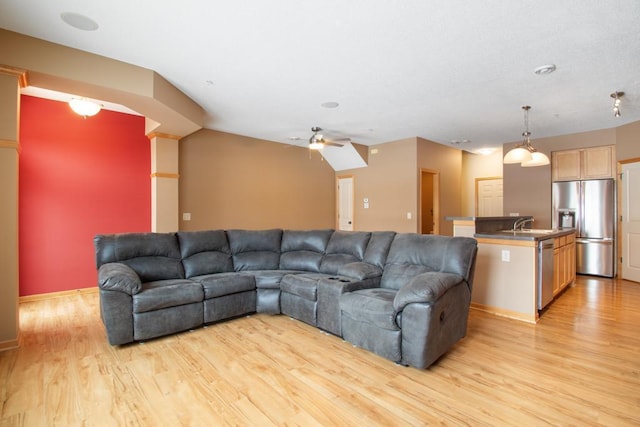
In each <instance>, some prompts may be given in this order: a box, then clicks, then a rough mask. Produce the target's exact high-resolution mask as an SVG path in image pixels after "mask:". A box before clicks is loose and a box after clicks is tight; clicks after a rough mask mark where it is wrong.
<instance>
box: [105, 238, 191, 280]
mask: <svg viewBox="0 0 640 427" xmlns="http://www.w3.org/2000/svg"><path fill="white" fill-rule="evenodd" d="M93 244H94V248H95V251H96V265H97V267H98V268H99V267H100V266H101V265H102V264H106V263H109V262H121V263H123V264H126V265H128V266H129V267H131V268H132V269H133V270H134V271H135V272H136V273H137V274H138V276H140V280H141V281H142V282H152V281H154V280H162V279H183V278H184V270H183V268H182V262H181V258H180V247H179V245H178V238H177V236H176V234H175V233H125V234H99V235H97V236H96V237H94V239H93Z"/></svg>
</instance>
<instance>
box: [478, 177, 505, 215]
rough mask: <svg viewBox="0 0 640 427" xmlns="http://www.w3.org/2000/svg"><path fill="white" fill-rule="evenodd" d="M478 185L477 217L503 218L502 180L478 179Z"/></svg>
mask: <svg viewBox="0 0 640 427" xmlns="http://www.w3.org/2000/svg"><path fill="white" fill-rule="evenodd" d="M476 183H477V185H476V190H477V191H476V198H477V200H476V201H477V211H476V216H502V198H503V196H502V178H491V179H483V178H478V179H477V181H476Z"/></svg>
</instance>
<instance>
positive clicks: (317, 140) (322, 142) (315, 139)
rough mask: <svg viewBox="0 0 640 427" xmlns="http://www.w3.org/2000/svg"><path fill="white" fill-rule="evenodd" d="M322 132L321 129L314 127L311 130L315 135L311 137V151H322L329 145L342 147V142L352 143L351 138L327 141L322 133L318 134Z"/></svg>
mask: <svg viewBox="0 0 640 427" xmlns="http://www.w3.org/2000/svg"><path fill="white" fill-rule="evenodd" d="M320 131H322V128H321V127H318V126H314V127H312V128H311V132H313V135H311V138H309V149H310V150H322V149H323V148H324V147H325V146H327V145H330V146H333V147H342V146H343V144H341V143H340V142H351V138H340V139H332V140H328V139H325V137H324V136H323V135H322V134H321V133H318V132H320Z"/></svg>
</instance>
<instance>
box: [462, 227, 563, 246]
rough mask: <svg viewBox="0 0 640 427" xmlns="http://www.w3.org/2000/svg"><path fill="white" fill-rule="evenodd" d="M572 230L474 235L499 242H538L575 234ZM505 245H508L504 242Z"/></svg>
mask: <svg viewBox="0 0 640 427" xmlns="http://www.w3.org/2000/svg"><path fill="white" fill-rule="evenodd" d="M575 232H576V230H575V229H573V228H568V229H557V230H537V229H524V230H518V231H511V230H500V231H486V232H480V233H475V234H474V235H473V237H475V238H476V239H501V240H526V241H534V242H537V241H539V240H546V239H554V238H556V237H562V236H568V235H570V234H573V233H575ZM505 244H508V243H507V242H505Z"/></svg>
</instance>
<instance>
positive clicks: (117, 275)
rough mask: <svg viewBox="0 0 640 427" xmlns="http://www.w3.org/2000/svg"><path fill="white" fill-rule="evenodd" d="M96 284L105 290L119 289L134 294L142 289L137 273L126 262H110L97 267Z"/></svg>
mask: <svg viewBox="0 0 640 427" xmlns="http://www.w3.org/2000/svg"><path fill="white" fill-rule="evenodd" d="M98 286H99V287H100V289H103V290H106V291H120V292H124V293H126V294H129V295H135V294H137V293H138V292H140V290H141V289H142V282H141V280H140V277H139V276H138V274H137V273H136V272H135V271H133V269H132V268H131V267H129V266H128V265H126V264H122V263H117V262H110V263H106V264H102V265H101V266H100V268H99V269H98Z"/></svg>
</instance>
